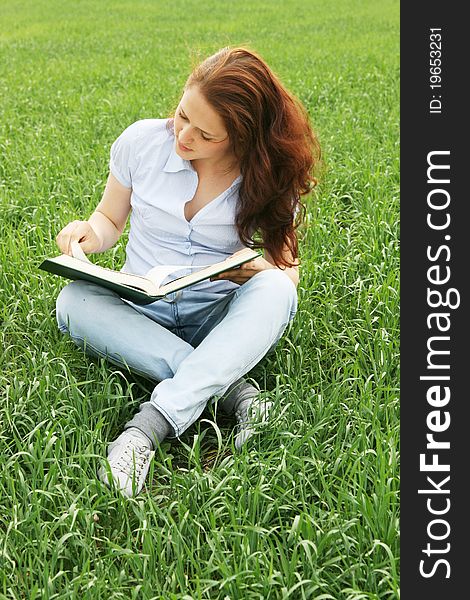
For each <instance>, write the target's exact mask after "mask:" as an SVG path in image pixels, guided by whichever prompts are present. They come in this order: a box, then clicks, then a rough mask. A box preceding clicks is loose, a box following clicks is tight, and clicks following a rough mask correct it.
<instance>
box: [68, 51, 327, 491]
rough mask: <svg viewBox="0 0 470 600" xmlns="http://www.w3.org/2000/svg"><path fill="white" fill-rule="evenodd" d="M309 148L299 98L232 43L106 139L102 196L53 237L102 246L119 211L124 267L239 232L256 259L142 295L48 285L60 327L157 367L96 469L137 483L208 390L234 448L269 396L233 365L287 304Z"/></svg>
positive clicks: (139, 269)
mask: <svg viewBox="0 0 470 600" xmlns="http://www.w3.org/2000/svg"><path fill="white" fill-rule="evenodd" d="M318 155H319V148H318V143H317V140H316V138H315V135H314V134H313V132H312V129H311V126H310V123H309V119H308V115H307V113H306V111H305V109H304V108H303V106H302V104H301V103H300V102H299V101H298V100H297V99H296V98H295V97H294V96H293V95H292V94H290V93H289V92H288V91H287V90H286V89H285V87H284V86H283V85H282V84H281V83H280V81H279V79H278V78H277V77H276V76H275V75H274V73H273V72H272V71H271V70H270V68H269V67H268V66H267V65H266V63H265V62H264V61H263V60H262V59H261V57H260V56H259V55H258V54H256V53H255V52H252V51H250V50H247V49H245V48H224V49H222V50H220V51H219V52H217V53H216V54H214V55H213V56H210V57H209V58H207V59H206V60H205V61H203V62H202V64H200V65H199V66H198V67H197V68H196V69H195V70H194V71H193V73H192V74H191V75H190V77H189V78H188V80H187V82H186V85H185V87H184V93H183V95H182V97H181V100H180V102H179V104H178V107H177V109H176V111H175V115H174V117H173V118H170V119H144V120H141V121H137V122H136V123H133V124H132V125H130V126H129V127H128V128H127V129H126V130H125V131H124V132H123V133H122V134H121V135H120V136H119V137H118V138H117V140H116V141H115V142H114V144H113V145H112V147H111V160H110V174H109V177H108V181H107V184H106V188H105V190H104V194H103V197H102V199H101V201H100V203H99V204H98V206H97V208H96V210H95V212H94V213H93V214H92V215H91V217H90V218H89V219H88V221H73V222H71V223H69V224H68V225H66V226H65V227H64V228H63V229H62V231H61V232H60V233H59V234H58V236H57V244H58V246H59V248H60V250H61V251H62V252H64V253H66V254H71V243H72V242H74V241H78V242H79V243H80V246H81V247H82V249H83V250H84V252H86V253H94V252H104V251H105V250H108V249H109V248H111V247H112V246H113V245H114V244H115V243H116V241H117V240H118V239H119V237H120V235H121V234H122V232H123V230H124V227H125V225H126V221H127V217H128V216H129V213H130V214H131V218H130V231H129V240H128V244H127V247H126V262H125V264H124V267H123V268H122V270H123V271H124V272H129V273H135V274H138V275H145V273H146V272H148V271H149V270H150V269H151V268H152V267H155V266H156V265H181V266H182V267H184V268H187V271H186V272H188V273H189V272H191V268H194V267H198V266H203V265H208V264H212V263H215V262H219V261H221V260H223V259H225V258H227V257H228V256H230V255H232V254H234V253H235V252H237V251H239V250H241V249H243V248H244V247H246V246H249V247H255V248H263V249H264V258H263V257H261V256H260V257H258V258H256V259H255V260H252V261H251V262H249V263H246V264H244V265H243V266H242V267H240V268H237V269H234V270H232V271H226V272H225V273H222V274H221V275H219V276H217V277H215V278H214V279H212V280H210V281H205V282H202V283H199V284H197V285H194V286H192V287H190V288H187V289H184V290H181V291H180V292H175V293H173V294H170V296H168V297H167V298H165V299H164V300H160V301H158V302H154V303H153V304H149V305H145V306H139V305H136V304H133V303H132V302H130V301H126V300H123V299H122V298H120V297H119V296H118V295H117V294H115V293H114V292H111V291H109V290H106V289H104V288H101V287H99V286H97V285H94V284H91V283H87V282H83V281H75V282H72V283H70V284H69V285H67V286H66V287H65V288H64V289H63V290H62V291H61V292H60V294H59V297H58V299H57V321H58V324H59V328H60V330H61V331H62V332H63V333H68V334H69V335H70V337H71V338H72V340H73V341H74V342H75V343H76V344H77V345H79V346H80V347H82V348H85V349H86V351H87V352H89V353H90V354H94V355H97V356H104V357H106V358H108V359H109V360H110V361H112V362H113V363H116V364H118V365H120V366H122V365H124V366H126V367H129V368H130V369H131V370H133V371H135V372H136V373H139V374H141V375H144V376H146V377H147V378H150V379H152V380H153V381H155V382H158V383H157V385H156V387H155V388H154V390H153V392H152V394H151V396H150V399H149V401H147V402H144V403H143V404H141V406H140V407H139V411H138V412H137V414H135V416H134V417H133V418H132V419H131V420H130V421H128V422H127V423H126V424H125V425H124V428H123V429H124V431H123V432H122V433H121V435H119V437H118V438H117V439H116V440H114V441H113V442H111V443H110V444H109V447H108V460H107V465H106V467H105V468H104V467H103V468H101V469H100V471H99V477H100V479H101V480H102V481H104V482H105V483H107V484H112V482H113V481H114V482H115V483H116V485H117V487H118V488H119V489H120V490H121V491H122V493H123V494H125V495H127V496H132V495H135V494H138V493H139V492H140V490H141V489H142V487H143V485H144V482H145V478H146V476H147V473H148V470H149V464H150V461H151V459H152V457H153V455H154V451H155V448H156V446H157V444H159V443H161V442H162V440H164V439H165V438H167V437H170V438H175V437H179V436H180V435H181V434H182V433H183V432H184V431H185V430H186V429H187V428H188V427H189V426H190V425H192V424H193V423H194V422H195V421H196V420H197V419H198V417H199V416H200V415H201V413H202V412H203V410H204V408H205V406H206V405H207V404H208V402H209V401H211V402H214V401H215V400H218V402H219V406H220V407H221V408H222V410H223V411H224V412H226V413H227V414H234V415H235V416H236V420H237V433H236V436H235V448H236V449H237V450H240V449H241V447H242V446H243V444H244V443H245V442H246V441H247V440H248V438H249V437H251V435H252V433H253V427H254V424H255V423H256V422H257V421H259V420H267V416H268V412H269V409H270V407H271V403H269V402H264V403H263V402H262V401H261V400H260V398H259V390H258V389H256V388H255V387H254V386H253V385H251V384H249V383H248V382H247V381H246V380H244V379H243V376H244V375H245V374H246V373H248V371H250V370H251V369H252V368H253V367H254V366H255V365H256V364H257V363H258V362H259V361H260V360H261V359H262V358H263V357H264V356H265V355H266V354H267V353H268V352H269V351H270V350H272V349H273V348H274V346H275V345H276V344H277V342H278V341H279V339H280V337H281V336H282V334H283V333H284V331H285V329H286V326H287V325H288V323H289V322H290V321H291V320H292V319H293V317H294V315H295V313H296V309H297V289H296V288H297V284H298V281H299V273H298V260H297V257H298V249H297V237H296V232H295V229H296V227H297V225H298V222H294V219H295V217H296V214H297V213H298V211H299V209H301V208H303V205H302V204H301V202H300V196H301V195H305V194H307V193H308V192H309V191H310V189H311V188H312V187H313V185H314V184H315V179H314V177H313V174H312V172H313V168H314V166H315V162H316V158H317V156H318ZM131 209H132V212H131ZM254 238H256V240H257V241H255V239H254ZM186 272H185V273H184V274H186Z"/></svg>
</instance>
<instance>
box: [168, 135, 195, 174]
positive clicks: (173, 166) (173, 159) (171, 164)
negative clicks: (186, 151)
mask: <svg viewBox="0 0 470 600" xmlns="http://www.w3.org/2000/svg"><path fill="white" fill-rule="evenodd" d="M175 144H176V140H175V142H174V143H173V145H172V147H171V151H170V155H169V157H168V160H167V161H166V164H165V166H164V167H163V170H164V171H165V172H166V173H177V172H178V171H183V170H186V171H194V172H195V171H196V170H195V169H194V167H193V166H192V164H191V161H190V160H185V159H184V158H181V156H179V155H178V154H176V150H175Z"/></svg>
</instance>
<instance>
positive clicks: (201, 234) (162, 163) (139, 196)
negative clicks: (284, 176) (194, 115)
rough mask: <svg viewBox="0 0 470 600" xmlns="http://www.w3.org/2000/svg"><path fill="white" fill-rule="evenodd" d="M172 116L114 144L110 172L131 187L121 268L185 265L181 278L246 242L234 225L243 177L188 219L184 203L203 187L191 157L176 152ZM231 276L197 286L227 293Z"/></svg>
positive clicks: (138, 270) (134, 128)
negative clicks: (189, 159) (128, 222)
mask: <svg viewBox="0 0 470 600" xmlns="http://www.w3.org/2000/svg"><path fill="white" fill-rule="evenodd" d="M167 123H168V119H144V120H141V121H137V122H135V123H133V124H132V125H130V126H129V127H128V128H127V129H125V130H124V132H123V133H122V134H121V135H120V136H119V137H118V138H117V140H116V141H115V142H114V143H113V145H112V146H111V158H110V170H111V173H112V174H113V175H114V177H116V179H117V180H118V181H119V182H120V183H121V184H122V185H124V186H125V187H127V188H132V194H131V207H132V211H131V217H130V230H129V240H128V244H127V247H126V262H125V264H124V266H123V268H122V271H124V272H126V273H135V274H136V275H145V274H146V273H147V272H148V271H149V270H150V269H151V268H153V267H155V266H157V265H181V267H182V268H183V269H184V270H181V271H178V276H181V275H186V274H187V273H191V272H193V271H194V269H195V268H197V267H203V266H206V265H210V264H213V263H215V262H219V261H221V260H224V259H225V258H227V257H228V256H230V255H231V254H233V253H234V252H236V251H237V250H241V249H242V248H243V247H244V246H243V244H242V243H241V241H240V238H239V236H238V233H237V229H236V227H235V214H236V207H237V201H238V191H239V188H240V183H241V180H242V176H241V175H240V176H239V177H237V178H236V179H235V181H234V182H233V183H232V185H231V186H230V187H229V188H228V189H226V190H225V191H224V192H222V193H221V194H220V195H219V196H217V198H214V200H212V201H211V202H209V203H208V204H206V205H205V206H204V207H203V208H201V209H200V210H199V211H198V212H197V213H196V214H195V215H194V217H193V218H192V219H191V220H190V221H188V220H187V219H186V217H185V216H184V206H185V204H186V203H187V202H188V201H190V200H191V199H192V198H193V196H194V194H195V193H196V189H197V186H198V175H197V172H196V170H195V169H194V168H193V166H192V164H191V161H188V160H184V159H183V158H181V157H180V156H178V154H177V153H176V151H175V136H174V134H173V133H172V131H171V130H168V128H167ZM238 287H239V286H238V285H237V284H236V283H233V282H231V281H227V280H221V281H214V282H211V281H204V282H201V283H199V284H197V285H195V286H193V287H192V288H191V289H192V290H201V291H202V290H204V291H211V292H216V293H228V292H230V291H232V290H233V289H236V288H238Z"/></svg>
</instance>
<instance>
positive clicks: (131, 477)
mask: <svg viewBox="0 0 470 600" xmlns="http://www.w3.org/2000/svg"><path fill="white" fill-rule="evenodd" d="M154 454H155V452H154V451H153V450H152V444H151V442H150V440H149V439H148V437H147V436H146V435H145V434H144V433H142V432H141V431H140V430H139V429H137V428H136V427H130V428H129V429H126V430H125V431H123V432H122V433H121V435H120V436H119V437H118V438H116V439H115V440H114V442H111V443H110V444H109V446H108V465H106V467H101V468H100V470H99V471H98V477H99V478H100V480H101V481H102V482H103V483H105V484H106V485H107V486H111V484H112V481H114V483H115V484H116V486H117V488H118V489H119V491H120V492H121V493H122V494H123V495H124V496H127V497H128V498H130V497H132V496H136V495H137V494H138V493H139V492H140V491H141V489H142V488H143V486H144V482H145V479H146V477H147V473H148V471H149V467H150V461H151V460H152V458H153V457H154ZM109 469H111V474H110V473H109ZM111 475H112V480H111Z"/></svg>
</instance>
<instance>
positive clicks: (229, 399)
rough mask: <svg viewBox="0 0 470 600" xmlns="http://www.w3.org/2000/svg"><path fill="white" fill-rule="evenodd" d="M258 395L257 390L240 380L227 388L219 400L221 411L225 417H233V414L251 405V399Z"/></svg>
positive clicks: (244, 410) (243, 410)
mask: <svg viewBox="0 0 470 600" xmlns="http://www.w3.org/2000/svg"><path fill="white" fill-rule="evenodd" d="M258 394H259V390H258V389H256V388H255V387H254V386H253V385H251V384H250V383H248V382H247V381H246V380H245V379H243V377H242V378H240V379H238V380H237V381H235V383H232V385H231V386H230V387H229V388H228V390H227V391H226V392H225V394H224V396H223V397H222V398H220V400H219V406H220V408H221V410H222V411H223V412H224V413H225V414H227V415H233V414H235V412H237V411H239V410H242V412H246V409H247V408H248V406H249V405H250V404H251V401H252V400H253V398H256V396H257V395H258Z"/></svg>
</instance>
